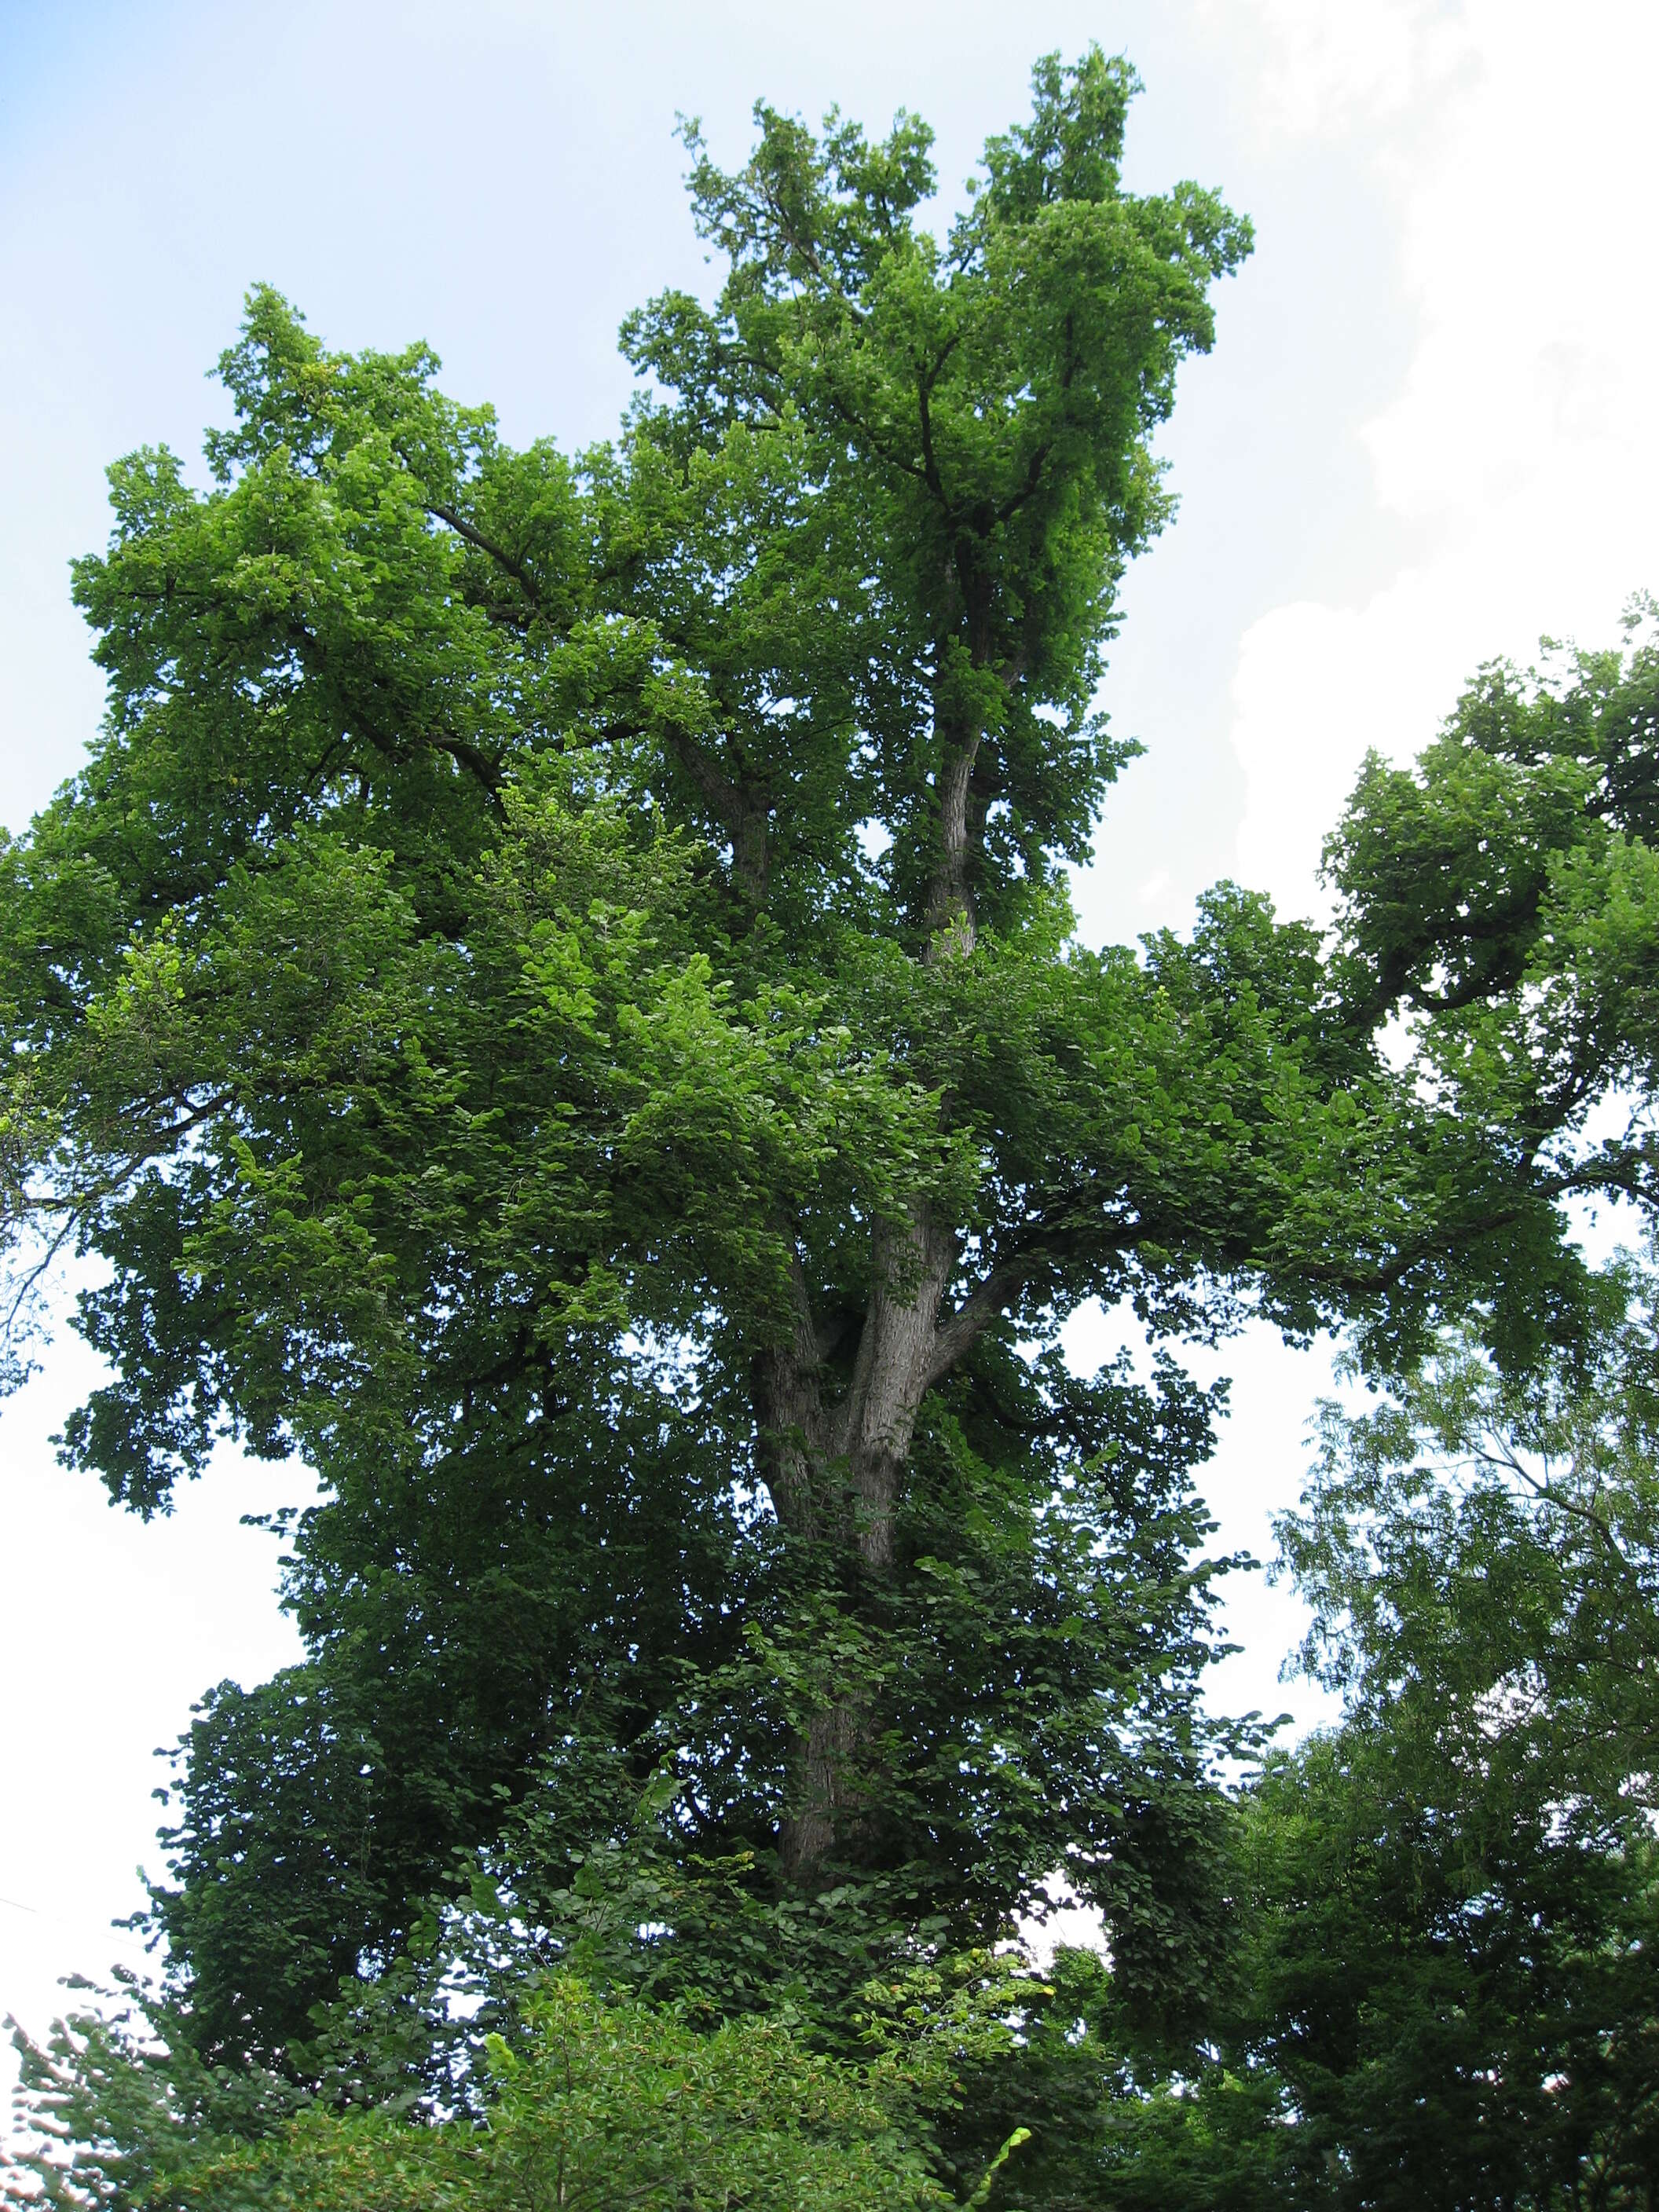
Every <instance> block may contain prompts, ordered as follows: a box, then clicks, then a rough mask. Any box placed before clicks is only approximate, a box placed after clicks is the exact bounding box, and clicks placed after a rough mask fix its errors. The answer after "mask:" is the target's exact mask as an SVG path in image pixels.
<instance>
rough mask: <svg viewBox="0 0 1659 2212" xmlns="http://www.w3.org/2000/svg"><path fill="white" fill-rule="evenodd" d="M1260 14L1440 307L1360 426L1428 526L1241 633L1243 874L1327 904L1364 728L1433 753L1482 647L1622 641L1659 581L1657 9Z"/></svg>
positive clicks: (1392, 497) (1304, 122) (1388, 509)
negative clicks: (1323, 845)
mask: <svg viewBox="0 0 1659 2212" xmlns="http://www.w3.org/2000/svg"><path fill="white" fill-rule="evenodd" d="M1261 13H1262V15H1263V18H1264V23H1265V27H1266V28H1267V31H1268V32H1269V33H1270V46H1269V49H1268V51H1269V52H1270V53H1271V54H1272V56H1273V59H1272V60H1271V61H1270V62H1269V63H1268V64H1265V65H1264V68H1265V71H1266V74H1267V76H1269V77H1272V76H1273V74H1274V72H1275V71H1278V72H1279V76H1280V77H1282V82H1283V84H1284V85H1285V86H1288V87H1289V88H1291V90H1290V93H1289V94H1285V97H1284V98H1283V99H1281V100H1280V101H1279V112H1280V117H1281V121H1282V123H1283V125H1284V127H1285V128H1287V129H1291V128H1299V129H1302V130H1304V131H1316V130H1324V129H1327V128H1328V127H1329V126H1330V121H1331V118H1332V117H1333V116H1340V117H1345V118H1346V119H1347V121H1348V123H1349V124H1350V125H1352V127H1353V128H1355V129H1357V130H1359V131H1363V132H1364V133H1366V134H1368V147H1369V154H1370V160H1371V161H1372V162H1373V163H1374V164H1375V166H1376V171H1377V173H1378V174H1379V175H1380V177H1381V179H1382V180H1383V191H1384V192H1385V194H1386V196H1387V197H1388V200H1389V204H1390V206H1391V210H1392V213H1393V216H1394V219H1395V223H1396V225H1397V236H1398V240H1399V249H1398V250H1399V258H1400V269H1401V278H1402V282H1403V285H1404V289H1405V291H1406V294H1407V298H1408V300H1409V301H1410V302H1411V304H1412V306H1413V308H1414V311H1415V315H1416V323H1417V331H1416V339H1415V343H1414V346H1413V352H1412V355H1411V357H1410V361H1409V363H1408V366H1407V370H1406V373H1405V374H1404V376H1403V378H1402V379H1401V383H1400V385H1399V386H1398V388H1397V390H1396V391H1395V393H1394V395H1393V397H1392V398H1390V399H1389V402H1388V403H1387V404H1385V405H1384V406H1383V408H1382V409H1381V410H1379V411H1378V412H1377V413H1376V415H1375V416H1373V417H1372V418H1371V419H1370V421H1369V422H1367V423H1366V424H1365V426H1364V432H1363V435H1364V443H1365V446H1366V448H1367V450H1368V453H1369V455H1370V462H1371V465H1372V470H1373V475H1374V483H1375V492H1376V507H1377V511H1378V520H1379V524H1380V523H1381V520H1382V519H1383V517H1391V518H1393V519H1394V520H1395V526H1396V527H1397V526H1399V525H1400V524H1404V525H1405V526H1406V527H1407V535H1408V537H1409V539H1410V541H1411V544H1412V551H1411V555H1410V557H1409V558H1408V559H1407V560H1406V561H1405V562H1402V564H1401V567H1400V568H1399V569H1398V571H1397V572H1396V574H1395V576H1394V577H1393V578H1392V579H1391V580H1389V582H1388V583H1387V584H1386V585H1385V586H1383V588H1382V589H1380V590H1378V591H1377V592H1376V593H1375V594H1374V595H1373V596H1371V597H1370V598H1369V599H1365V600H1364V601H1363V602H1362V603H1360V604H1358V605H1339V604H1331V605H1327V604H1322V603H1319V602H1317V601H1304V602H1301V603H1298V604H1297V605H1286V606H1281V607H1278V608H1275V609H1273V611H1271V612H1269V613H1268V614H1267V615H1266V616H1264V617H1262V618H1261V620H1259V621H1258V622H1256V623H1255V624H1254V625H1253V626H1252V627H1251V628H1250V629H1249V631H1248V632H1247V633H1246V635H1245V636H1244V638H1243V641H1242V643H1241V647H1240V653H1239V659H1238V666H1237V676H1236V678H1235V683H1234V687H1233V704H1234V710H1235V720H1234V726H1233V742H1234V744H1235V747H1236V749H1237V752H1238V755H1239V757H1240V760H1241V762H1242V763H1243V767H1244V769H1245V774H1246V778H1247V797H1246V805H1245V813H1244V818H1243V823H1242V825H1241V829H1240V832H1239V862H1240V871H1241V873H1242V874H1243V876H1244V878H1246V880H1249V881H1253V882H1256V883H1260V884H1263V885H1264V886H1265V887H1266V888H1267V889H1269V890H1272V891H1273V893H1274V895H1275V896H1276V897H1278V898H1279V900H1280V902H1282V903H1284V904H1285V905H1288V906H1290V907H1292V908H1300V909H1304V910H1306V909H1307V908H1310V906H1312V905H1314V904H1315V903H1316V893H1315V891H1314V890H1313V887H1312V880H1311V879H1312V873H1313V870H1314V868H1315V866H1316V862H1317V857H1318V850H1319V844H1320V841H1321V837H1322V833H1323V832H1324V831H1325V830H1326V829H1328V828H1329V827H1330V826H1331V824H1332V823H1333V821H1334V817H1335V812H1336V811H1337V808H1338V806H1339V805H1340V799H1341V796H1342V794H1343V793H1344V792H1345V790H1346V787H1347V785H1348V783H1349V782H1350V781H1351V780H1352V773H1353V770H1354V769H1355V767H1356V766H1357V765H1358V761H1359V759H1360V757H1361V756H1362V754H1363V752H1364V750H1365V748H1366V746H1367V745H1370V744H1376V745H1377V746H1379V747H1380V748H1381V749H1382V750H1384V751H1386V752H1389V753H1390V754H1392V755H1394V756H1395V757H1402V758H1403V757H1410V756H1411V755H1412V754H1413V753H1414V752H1415V751H1416V750H1419V747H1420V746H1421V745H1422V744H1425V742H1426V741H1427V739H1428V738H1430V736H1431V734H1432V732H1433V729H1434V727H1435V726H1436V724H1437V721H1438V720H1439V719H1440V717H1441V716H1442V715H1443V714H1444V713H1445V712H1446V711H1447V710H1448V708H1449V707H1450V706H1451V704H1452V702H1453V699H1454V697H1455V694H1456V691H1457V689H1458V687H1459V685H1460V684H1461V682H1462V679H1463V678H1465V677H1466V676H1468V674H1470V673H1471V672H1472V671H1473V670H1474V667H1475V665H1477V664H1478V663H1479V662H1480V661H1481V660H1484V659H1489V658H1491V657H1492V656H1493V655H1495V654H1498V653H1508V654H1510V655H1513V656H1515V657H1516V658H1518V659H1526V658H1528V657H1529V656H1530V654H1531V653H1532V652H1533V651H1534V648H1535V647H1536V643H1537V640H1538V638H1539V636H1540V635H1541V633H1544V632H1549V633H1551V634H1553V635H1578V636H1579V637H1580V638H1582V640H1583V641H1584V642H1586V643H1594V644H1600V643H1603V642H1606V641H1609V640H1610V639H1611V638H1612V637H1613V635H1616V624H1617V620H1618V616H1619V612H1620V608H1621V606H1622V605H1623V603H1624V601H1625V600H1626V599H1627V597H1628V596H1629V594H1630V593H1631V592H1633V591H1635V590H1638V589H1639V588H1643V587H1644V586H1648V585H1650V583H1653V582H1655V581H1656V580H1659V560H1656V548H1655V542H1654V526H1653V517H1654V515H1655V514H1656V513H1659V500H1656V494H1659V416H1656V412H1655V410H1654V408H1653V405H1652V400H1651V393H1650V382H1651V374H1652V362H1653V360H1654V357H1655V351H1656V343H1659V297H1656V296H1655V295H1654V294H1653V291H1652V289H1651V287H1650V284H1648V283H1647V282H1646V281H1645V278H1644V273H1643V267H1642V261H1643V256H1644V250H1645V235H1644V232H1645V224H1646V211H1647V210H1648V209H1649V207H1650V205H1651V204H1652V199H1653V195H1654V188H1655V185H1656V182H1659V155H1656V142H1655V139H1654V136H1653V133H1652V131H1651V129H1650V117H1649V115H1648V112H1647V106H1648V98H1649V95H1648V91H1647V88H1648V87H1649V86H1650V84H1651V82H1652V81H1653V76H1654V72H1655V69H1656V65H1659V17H1655V16H1653V15H1650V14H1649V13H1648V12H1646V11H1644V10H1638V9H1633V8H1631V7H1628V6H1616V5H1610V4H1605V0H1604V4H1599V5H1595V4H1592V5H1589V6H1587V7H1584V8H1582V9H1579V10H1577V11H1576V12H1575V15H1574V18H1573V23H1572V29H1571V35H1570V36H1564V35H1563V34H1562V32H1561V29H1560V27H1559V16H1556V15H1553V14H1552V15H1546V14H1545V12H1544V10H1543V9H1541V8H1538V7H1535V6H1532V5H1526V4H1516V0H1504V4H1495V0H1471V4H1470V5H1468V7H1466V8H1464V9H1462V10H1461V11H1460V12H1459V13H1458V15H1456V16H1455V17H1452V16H1449V15H1443V14H1442V13H1440V12H1438V11H1436V10H1433V9H1427V8H1420V7H1407V6H1390V5H1383V4H1377V5H1372V6H1359V7H1351V8H1346V9H1342V10H1341V11H1333V10H1329V9H1312V8H1304V7H1303V6H1300V5H1293V4H1291V0H1262V9H1261ZM1339 13H1340V21H1341V22H1342V23H1343V25H1344V26H1346V33H1347V34H1346V36H1345V38H1344V39H1343V40H1338V39H1337V38H1336V36H1335V33H1334V31H1333V29H1332V27H1331V21H1330V19H1331V18H1333V17H1334V16H1336V15H1338V14H1339ZM1368 68H1369V69H1370V70H1373V71H1375V72H1376V81H1375V82H1374V83H1373V85H1372V86H1371V88H1370V90H1371V94H1372V96H1371V97H1370V98H1369V99H1367V98H1365V97H1364V96H1362V94H1363V93H1364V85H1363V82H1362V80H1363V78H1364V70H1366V69H1368ZM1356 87H1358V89H1357V88H1356ZM1402 87H1403V88H1406V91H1407V92H1410V93H1411V94H1412V97H1410V98H1407V97H1406V96H1405V94H1404V93H1402V91H1401V88H1402ZM1321 88H1323V93H1321ZM1413 88H1414V89H1413ZM1291 95H1293V96H1291ZM1264 97H1265V95H1264ZM1322 98H1323V103H1324V104H1323V105H1322Z"/></svg>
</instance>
